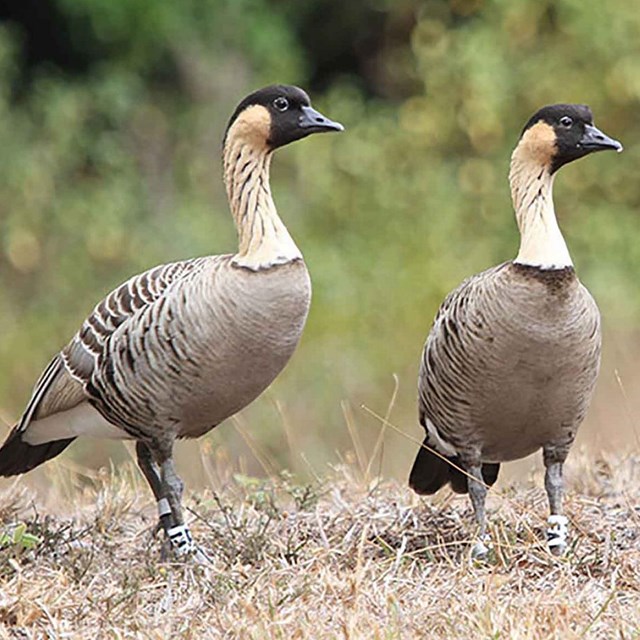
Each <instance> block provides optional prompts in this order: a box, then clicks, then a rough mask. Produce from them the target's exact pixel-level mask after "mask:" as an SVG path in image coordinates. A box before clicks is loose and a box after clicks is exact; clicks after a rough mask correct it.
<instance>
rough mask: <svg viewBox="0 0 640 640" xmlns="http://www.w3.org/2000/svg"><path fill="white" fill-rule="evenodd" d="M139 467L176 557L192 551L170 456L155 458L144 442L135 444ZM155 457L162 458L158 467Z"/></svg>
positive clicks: (191, 541)
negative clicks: (151, 492) (153, 497)
mask: <svg viewBox="0 0 640 640" xmlns="http://www.w3.org/2000/svg"><path fill="white" fill-rule="evenodd" d="M136 455H137V458H138V466H139V467H140V469H141V471H142V473H143V474H144V477H145V478H146V479H147V482H148V483H149V486H150V487H151V490H152V491H153V495H154V496H155V498H156V501H157V503H158V518H159V520H160V525H161V526H162V528H163V529H164V532H165V534H166V536H167V539H168V540H169V542H170V544H171V547H172V548H173V550H174V551H175V553H176V555H178V556H182V555H184V554H186V553H189V552H190V551H192V550H193V549H194V543H193V538H192V536H191V531H190V530H189V527H187V525H185V524H184V517H183V515H182V493H183V490H184V484H183V482H182V480H180V478H179V477H178V474H177V473H176V470H175V467H174V465H173V458H172V456H171V455H170V454H169V455H165V456H159V455H154V452H153V451H152V449H151V448H150V447H149V446H148V445H147V444H146V443H144V442H140V441H138V442H137V443H136ZM157 458H160V459H163V458H164V459H163V461H162V462H161V463H160V464H159V463H158V462H157Z"/></svg>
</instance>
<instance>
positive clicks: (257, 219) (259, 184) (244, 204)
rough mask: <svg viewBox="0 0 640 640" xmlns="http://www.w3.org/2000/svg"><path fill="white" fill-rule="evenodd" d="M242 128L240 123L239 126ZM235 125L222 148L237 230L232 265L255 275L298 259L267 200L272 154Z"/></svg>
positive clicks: (278, 218) (263, 145) (269, 201)
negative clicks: (257, 272) (236, 247)
mask: <svg viewBox="0 0 640 640" xmlns="http://www.w3.org/2000/svg"><path fill="white" fill-rule="evenodd" d="M240 125H242V123H240ZM244 130H245V128H244V127H242V126H240V127H237V126H236V125H235V124H234V126H232V128H231V129H230V130H229V132H228V134H227V138H226V141H225V145H224V152H223V164H224V182H225V187H226V189H227V196H228V198H229V205H230V207H231V213H232V214H233V219H234V221H235V224H236V229H237V230H238V244H239V248H238V253H237V254H236V255H235V256H234V258H233V264H235V265H237V266H240V267H245V268H247V269H251V270H252V271H259V270H260V269H268V268H270V267H273V266H275V265H278V264H285V263H287V262H292V261H293V260H298V259H301V258H302V254H301V253H300V250H299V249H298V247H297V246H296V244H295V242H294V241H293V239H292V238H291V235H290V234H289V232H288V231H287V228H286V227H285V226H284V223H283V222H282V220H281V219H280V217H279V216H278V212H277V211H276V206H275V203H274V201H273V198H272V196H271V187H270V184H269V169H270V166H271V157H272V154H271V152H270V151H269V149H268V148H267V146H266V144H264V143H260V139H258V138H257V137H256V136H246V135H243V132H244Z"/></svg>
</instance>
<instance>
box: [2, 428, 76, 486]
mask: <svg viewBox="0 0 640 640" xmlns="http://www.w3.org/2000/svg"><path fill="white" fill-rule="evenodd" d="M74 440H75V438H68V439H66V440H54V441H53V442H45V443H43V444H36V445H31V444H27V443H26V442H23V441H22V433H20V432H19V431H18V430H17V429H13V431H12V432H11V433H10V434H9V437H8V438H7V439H6V440H5V443H4V444H3V445H2V447H1V448H0V476H17V475H19V474H21V473H26V472H27V471H31V469H34V468H35V467H37V466H39V465H41V464H42V463H43V462H46V461H47V460H50V459H51V458H55V457H56V456H57V455H58V454H59V453H61V452H62V451H64V450H65V449H66V448H67V447H68V446H69V445H70V444H71V443H72V442H73V441H74Z"/></svg>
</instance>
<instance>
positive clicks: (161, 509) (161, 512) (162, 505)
mask: <svg viewBox="0 0 640 640" xmlns="http://www.w3.org/2000/svg"><path fill="white" fill-rule="evenodd" d="M170 514H171V506H170V505H169V501H168V500H167V499H166V498H160V500H158V518H162V516H168V515H170Z"/></svg>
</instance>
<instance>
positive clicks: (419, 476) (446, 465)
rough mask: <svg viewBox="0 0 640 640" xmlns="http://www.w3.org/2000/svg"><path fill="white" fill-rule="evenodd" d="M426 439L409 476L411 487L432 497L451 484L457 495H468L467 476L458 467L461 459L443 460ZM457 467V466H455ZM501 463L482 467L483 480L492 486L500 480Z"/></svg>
mask: <svg viewBox="0 0 640 640" xmlns="http://www.w3.org/2000/svg"><path fill="white" fill-rule="evenodd" d="M428 446H429V443H428V439H427V438H425V440H424V446H422V447H420V450H419V451H418V455H417V456H416V461H415V462H414V463H413V468H412V469H411V473H410V475H409V486H410V487H411V488H412V489H413V490H414V491H415V492H416V493H418V494H420V495H431V494H433V493H435V492H436V491H438V489H440V488H441V487H444V486H445V485H446V484H451V488H452V489H453V491H455V493H468V492H469V486H468V483H467V476H466V475H465V474H464V473H462V471H460V470H459V469H456V467H460V466H461V463H460V458H458V457H457V456H451V457H448V456H447V457H446V458H444V459H443V458H441V457H440V456H437V455H436V454H435V453H433V452H431V451H430V450H429V449H426V448H425V447H428ZM453 465H455V466H453ZM499 471H500V464H499V463H493V462H492V463H484V464H483V465H482V479H483V480H484V482H485V484H487V485H489V486H491V485H493V484H494V483H495V481H496V480H497V479H498V473H499Z"/></svg>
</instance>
